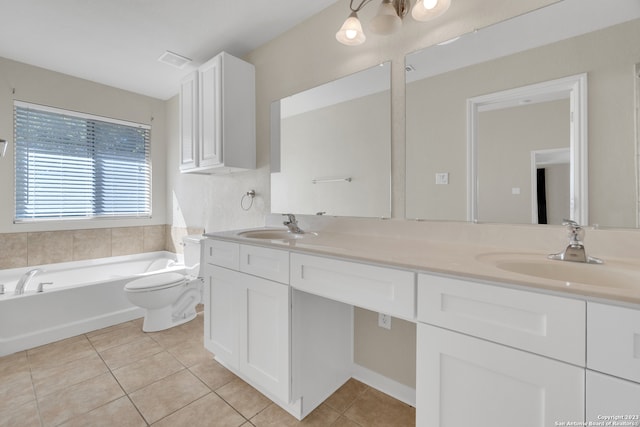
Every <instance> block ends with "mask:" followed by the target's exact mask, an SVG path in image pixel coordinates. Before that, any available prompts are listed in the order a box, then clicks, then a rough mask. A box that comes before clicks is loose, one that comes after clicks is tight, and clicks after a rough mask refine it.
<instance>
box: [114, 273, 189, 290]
mask: <svg viewBox="0 0 640 427" xmlns="http://www.w3.org/2000/svg"><path fill="white" fill-rule="evenodd" d="M185 280H186V279H185V277H184V275H182V274H180V273H161V274H152V275H150V276H146V277H141V278H140V279H136V280H132V281H131V282H129V283H127V284H126V285H125V286H124V289H125V290H127V291H133V292H140V291H156V290H160V289H165V288H170V287H172V286H176V285H180V284H182V283H184V281H185Z"/></svg>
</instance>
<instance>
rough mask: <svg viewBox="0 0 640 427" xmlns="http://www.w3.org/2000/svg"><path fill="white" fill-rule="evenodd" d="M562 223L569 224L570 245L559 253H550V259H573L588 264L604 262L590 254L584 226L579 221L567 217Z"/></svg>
mask: <svg viewBox="0 0 640 427" xmlns="http://www.w3.org/2000/svg"><path fill="white" fill-rule="evenodd" d="M562 225H566V226H567V236H568V237H569V245H567V247H566V248H565V250H564V251H562V252H558V253H557V254H551V255H549V259H555V260H558V261H572V262H585V263H588V264H602V263H603V261H602V260H601V259H599V258H594V257H591V256H588V255H587V253H586V251H585V248H584V243H583V242H582V241H583V240H584V228H583V227H582V226H580V225H579V224H578V223H577V222H575V221H572V220H570V219H565V220H564V222H563V223H562Z"/></svg>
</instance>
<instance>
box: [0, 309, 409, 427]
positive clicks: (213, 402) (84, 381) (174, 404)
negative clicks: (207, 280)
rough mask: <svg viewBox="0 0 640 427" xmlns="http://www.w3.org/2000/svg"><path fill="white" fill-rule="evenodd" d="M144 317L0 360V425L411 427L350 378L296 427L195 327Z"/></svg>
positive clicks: (388, 402) (397, 407)
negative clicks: (159, 324)
mask: <svg viewBox="0 0 640 427" xmlns="http://www.w3.org/2000/svg"><path fill="white" fill-rule="evenodd" d="M202 317H203V316H202V314H200V315H199V316H198V317H197V318H196V320H194V321H192V322H189V323H186V324H184V325H181V326H178V327H176V328H173V329H169V330H166V331H162V332H154V333H144V332H142V331H141V329H140V326H141V322H142V319H138V320H134V321H131V322H126V323H122V324H119V325H116V326H112V327H109V328H105V329H101V330H98V331H94V332H90V333H87V334H84V335H79V336H77V337H73V338H69V339H66V340H63V341H59V342H56V343H52V344H49V345H46V346H42V347H38V348H35V349H31V350H27V351H23V352H19V353H15V354H13V355H10V356H5V357H3V358H0V396H2V397H3V398H2V399H0V427H5V426H7V427H8V426H20V427H30V426H45V427H46V426H58V425H60V426H82V427H87V426H113V425H123V426H125V425H126V426H149V425H153V426H166V427H176V426H189V427H197V426H229V427H231V426H243V427H250V426H255V427H261V426H278V427H281V426H297V425H310V426H318V427H325V426H326V427H330V426H333V427H338V426H347V427H366V426H387V427H393V426H398V427H400V426H402V427H407V426H412V425H415V424H414V423H415V421H414V419H415V409H414V408H412V407H410V406H408V405H405V404H403V403H401V402H399V401H397V400H394V399H392V398H390V397H389V396H387V395H385V394H383V393H381V392H379V391H377V390H375V389H372V388H370V387H369V386H366V385H364V384H362V383H360V382H358V381H356V380H349V381H348V382H347V383H346V384H345V385H343V386H342V387H341V388H340V389H339V390H338V391H336V392H335V393H334V394H333V395H332V396H330V397H329V398H328V399H327V401H326V402H325V403H324V404H322V405H321V406H320V407H318V408H317V409H316V411H314V412H313V413H311V414H310V415H309V416H308V417H307V418H306V419H305V420H304V421H303V422H300V421H297V420H296V419H294V418H293V417H291V416H290V415H289V414H287V413H286V412H284V411H283V410H282V409H280V408H279V407H278V406H277V405H275V404H274V403H272V402H271V401H269V399H267V398H266V397H264V396H263V395H262V394H260V393H259V392H257V391H256V390H255V389H253V388H252V387H250V386H249V385H248V384H246V383H245V382H244V381H242V380H240V379H239V378H237V377H236V376H235V375H233V374H232V373H231V372H229V371H228V370H226V369H225V368H224V367H222V365H220V364H218V363H217V362H216V361H215V360H213V358H212V354H211V353H209V352H208V351H206V350H205V349H204V347H203V344H202V339H203V328H204V325H203V319H202Z"/></svg>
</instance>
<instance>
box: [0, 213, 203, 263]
mask: <svg viewBox="0 0 640 427" xmlns="http://www.w3.org/2000/svg"><path fill="white" fill-rule="evenodd" d="M202 232H203V229H202V228H198V227H189V228H186V227H172V226H170V225H166V224H162V225H148V226H141V227H116V228H92V229H80V230H63V231H40V232H26V233H3V234H0V269H4V268H19V267H28V266H32V265H42V264H52V263H57V262H66V261H82V260H86V259H95V258H104V257H110V256H120V255H133V254H139V253H144V252H155V251H164V250H166V251H169V252H174V253H182V247H181V246H180V244H179V242H181V241H182V237H183V236H185V235H187V234H202Z"/></svg>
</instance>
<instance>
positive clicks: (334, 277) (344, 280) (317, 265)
mask: <svg viewBox="0 0 640 427" xmlns="http://www.w3.org/2000/svg"><path fill="white" fill-rule="evenodd" d="M291 285H292V286H293V287H295V288H296V289H299V290H301V291H305V292H308V293H311V294H315V295H319V296H322V297H326V298H330V299H332V300H336V301H341V302H345V303H347V304H351V305H355V306H358V307H362V308H366V309H369V310H374V311H378V312H382V313H386V314H390V315H392V316H398V317H402V318H405V319H414V318H415V308H414V307H415V274H414V273H411V272H408V271H401V270H394V269H392V268H385V267H377V266H372V265H365V264H359V263H354V262H348V261H338V260H334V259H328V258H322V257H315V256H309V255H301V254H291Z"/></svg>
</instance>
